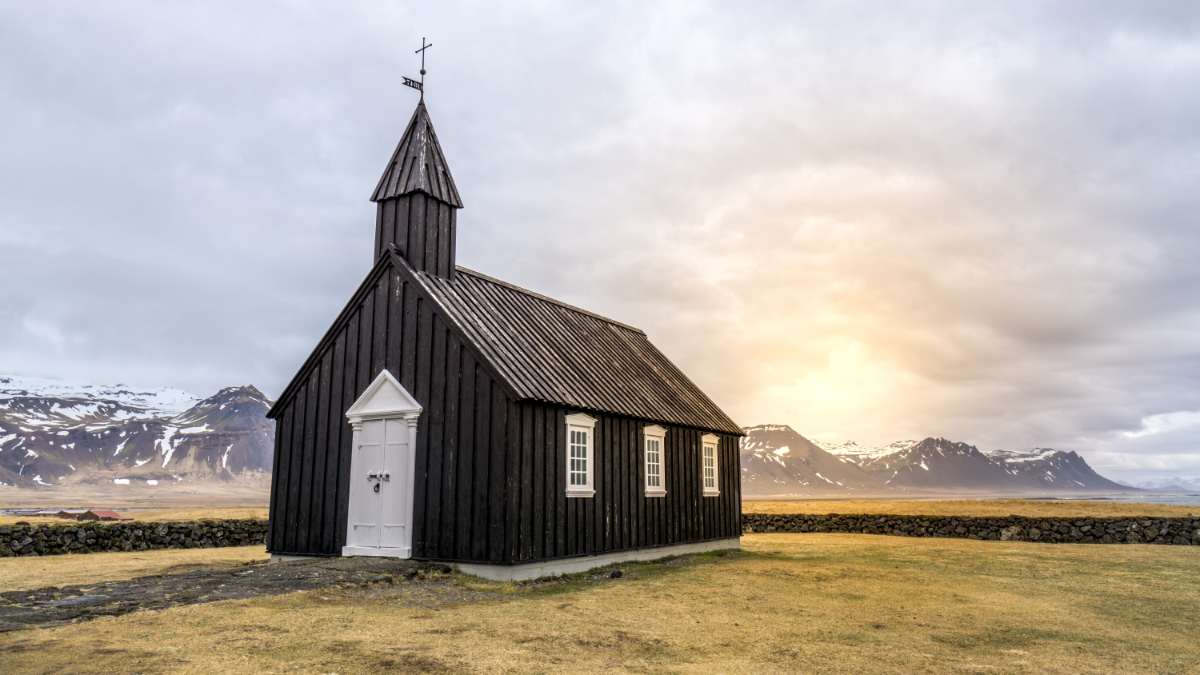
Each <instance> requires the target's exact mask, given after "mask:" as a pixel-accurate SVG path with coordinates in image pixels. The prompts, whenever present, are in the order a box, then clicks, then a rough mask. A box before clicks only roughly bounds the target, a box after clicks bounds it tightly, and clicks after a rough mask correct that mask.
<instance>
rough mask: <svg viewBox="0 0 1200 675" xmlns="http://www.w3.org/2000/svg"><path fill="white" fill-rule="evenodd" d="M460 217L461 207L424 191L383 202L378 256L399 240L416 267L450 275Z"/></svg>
mask: <svg viewBox="0 0 1200 675" xmlns="http://www.w3.org/2000/svg"><path fill="white" fill-rule="evenodd" d="M457 217H458V216H457V209H455V208H454V207H452V206H450V205H449V204H447V203H445V202H442V201H439V200H437V199H434V198H432V197H429V196H427V195H425V194H424V193H421V192H413V193H409V194H407V195H404V196H401V197H396V198H393V199H387V200H384V201H382V202H379V206H378V208H377V209H376V212H375V259H379V256H381V255H383V254H384V253H385V252H386V251H387V250H388V248H389V247H390V246H391V245H392V244H395V245H396V246H397V247H399V249H400V250H401V251H403V252H404V255H405V258H406V259H407V260H408V262H409V264H410V265H412V266H413V269H415V270H418V271H421V272H429V273H431V274H436V275H437V276H440V277H444V278H450V277H451V276H453V274H454V265H455V261H454V244H455V242H454V237H455V230H456V229H457V228H456V221H457Z"/></svg>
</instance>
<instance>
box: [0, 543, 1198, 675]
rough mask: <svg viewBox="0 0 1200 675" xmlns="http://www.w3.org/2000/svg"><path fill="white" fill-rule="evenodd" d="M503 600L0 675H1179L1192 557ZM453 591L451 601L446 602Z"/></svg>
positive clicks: (715, 581) (1056, 550)
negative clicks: (530, 674)
mask: <svg viewBox="0 0 1200 675" xmlns="http://www.w3.org/2000/svg"><path fill="white" fill-rule="evenodd" d="M744 544H745V546H746V549H747V551H746V552H745V553H741V554H734V555H728V556H724V557H718V556H714V555H708V556H701V557H699V558H697V559H696V560H695V561H693V562H690V563H687V564H641V565H629V566H625V567H624V569H625V570H626V576H625V577H624V578H622V579H618V580H605V581H600V582H594V581H581V580H576V581H573V582H568V583H556V584H546V585H539V586H534V587H513V586H510V585H500V584H490V583H484V582H479V581H472V580H469V579H467V578H459V579H458V580H457V581H455V582H453V585H452V586H451V587H450V589H449V592H450V594H451V595H453V592H459V593H461V592H465V591H467V590H470V589H476V590H478V589H483V590H486V591H488V592H489V593H490V595H489V598H490V599H488V600H484V601H478V600H476V601H472V602H460V603H457V604H455V603H451V604H448V605H446V604H439V603H437V602H431V601H430V600H429V598H428V597H426V596H423V595H421V592H418V591H417V590H411V589H407V587H405V586H400V587H397V588H395V589H386V588H385V589H380V588H375V589H365V590H364V589H350V590H333V589H328V590H324V591H313V592H303V593H293V594H290V595H286V596H278V597H273V598H262V599H256V600H249V601H232V602H223V603H215V604H209V605H196V606H190V607H181V608H175V609H170V610H165V611H161V612H143V613H136V614H131V615H127V616H123V617H119V618H113V619H101V620H97V621H94V622H91V623H90V624H88V628H87V630H79V629H78V628H77V627H72V626H66V627H59V628H50V629H40V630H30V631H20V632H15V633H8V634H4V635H0V670H4V671H6V672H14V673H17V672H55V671H60V670H68V671H73V672H112V671H131V670H133V671H145V672H157V671H165V670H169V671H177V672H197V673H199V672H204V673H207V672H218V671H219V672H246V673H249V672H281V671H300V672H345V673H355V672H363V673H366V672H372V673H373V672H378V671H387V670H410V671H411V670H455V671H458V670H463V671H485V672H497V671H540V672H546V671H601V670H621V671H629V670H638V671H644V670H656V671H657V670H676V671H706V672H783V671H790V672H795V671H802V672H855V673H860V672H917V671H921V672H962V671H970V672H979V671H1001V672H1061V673H1080V672H1184V671H1188V670H1193V669H1195V667H1196V664H1197V663H1200V641H1198V640H1197V636H1198V631H1197V628H1196V625H1195V622H1194V619H1195V616H1196V615H1197V614H1198V613H1200V575H1197V574H1196V570H1197V569H1198V568H1200V549H1196V548H1187V547H1168V546H1157V547H1155V546H1082V545H1039V544H1028V543H998V542H976V541H969V540H946V539H905V538H892V537H872V536H864V535H785V534H780V535H752V536H748V537H746V538H745V539H744ZM455 589H457V591H455Z"/></svg>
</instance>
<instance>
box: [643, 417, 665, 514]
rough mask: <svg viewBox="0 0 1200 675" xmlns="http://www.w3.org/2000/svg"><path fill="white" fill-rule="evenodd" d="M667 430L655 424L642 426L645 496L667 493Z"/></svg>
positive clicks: (657, 495)
mask: <svg viewBox="0 0 1200 675" xmlns="http://www.w3.org/2000/svg"><path fill="white" fill-rule="evenodd" d="M666 449H667V430H666V429H664V428H662V427H660V426H658V425H657V424H649V425H647V426H645V427H643V428H642V465H643V466H644V467H645V474H646V496H647V497H662V496H663V495H665V494H667V472H666V470H665V469H664V467H665V466H666Z"/></svg>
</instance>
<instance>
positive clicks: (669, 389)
mask: <svg viewBox="0 0 1200 675" xmlns="http://www.w3.org/2000/svg"><path fill="white" fill-rule="evenodd" d="M457 270H458V274H455V275H454V278H453V279H452V280H451V279H444V278H441V277H437V276H434V275H431V274H426V273H424V272H413V275H414V277H415V278H416V279H417V280H418V281H419V282H420V283H421V284H422V285H423V286H424V287H425V288H426V290H427V291H428V292H429V293H430V295H432V296H433V297H434V298H435V299H436V300H437V301H438V303H439V304H441V305H442V306H443V308H444V309H445V311H446V312H447V313H448V314H450V318H451V319H453V320H454V322H455V323H457V324H458V325H459V327H460V328H461V329H462V330H463V332H464V333H466V334H467V336H468V338H469V339H470V340H471V341H472V342H473V343H474V344H475V346H476V347H477V348H478V349H479V350H480V351H481V352H483V356H484V357H485V358H486V359H487V360H488V361H489V362H490V363H491V364H492V366H493V367H494V368H496V369H497V370H498V371H499V374H500V376H501V377H503V378H504V379H505V380H507V381H508V383H509V385H510V386H512V388H513V389H514V391H515V392H516V393H517V395H518V396H519V397H521V398H526V399H533V400H538V401H545V402H548V403H557V404H560V405H564V406H570V407H576V408H583V409H590V410H596V411H600V412H610V413H616V414H620V415H629V416H632V417H640V418H642V419H647V420H652V421H658V422H666V423H670V424H679V425H683V426H689V427H697V428H702V429H708V430H712V431H720V432H724V433H731V434H739V435H740V434H741V433H742V431H741V428H740V427H739V426H738V425H737V424H736V423H735V422H734V421H733V420H731V419H730V418H729V417H728V416H727V415H726V414H725V413H724V412H722V411H721V409H720V408H718V407H717V405H716V404H715V403H713V402H712V400H711V399H709V398H708V397H707V396H705V394H704V392H702V391H700V388H699V387H697V386H696V385H695V384H694V383H693V382H692V381H691V380H689V379H688V377H687V376H686V375H684V374H683V372H682V371H681V370H679V369H678V368H676V367H675V365H674V364H673V363H671V362H670V361H669V360H668V359H667V357H666V356H663V354H662V352H660V351H658V349H656V348H655V347H654V345H653V344H651V342H650V340H649V339H648V338H647V337H646V334H645V333H643V332H642V331H641V330H638V329H637V328H634V327H632V326H627V325H625V324H623V323H619V322H617V321H613V320H612V319H607V318H605V317H602V316H600V315H598V314H593V313H592V312H588V311H586V310H583V309H579V308H578V307H573V306H571V305H568V304H566V303H563V302H559V301H558V300H554V299H553V298H549V297H546V296H544V295H540V294H538V293H534V292H533V291H529V290H526V289H523V288H520V287H518V286H514V285H512V284H509V283H507V282H504V281H500V280H499V279H493V278H492V277H489V276H487V275H484V274H480V273H479V272H475V271H473V270H469V269H466V268H463V267H459V268H457Z"/></svg>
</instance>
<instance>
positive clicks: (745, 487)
mask: <svg viewBox="0 0 1200 675" xmlns="http://www.w3.org/2000/svg"><path fill="white" fill-rule="evenodd" d="M745 431H746V437H745V438H743V439H742V448H741V460H742V492H743V495H745V496H747V497H764V496H795V495H801V496H802V495H817V496H836V495H853V494H867V493H870V494H881V495H884V494H894V493H913V494H917V493H926V494H934V493H954V492H977V493H994V494H1024V493H1036V492H1048V493H1053V492H1064V491H1065V492H1098V491H1121V490H1129V489H1131V488H1128V487H1126V486H1123V485H1120V484H1119V483H1116V482H1114V481H1111V480H1109V479H1107V478H1105V477H1103V476H1101V475H1100V474H1098V473H1096V471H1095V470H1094V469H1092V467H1090V466H1089V465H1088V463H1087V462H1086V461H1085V460H1084V459H1083V457H1081V456H1080V455H1079V454H1078V453H1076V452H1074V451H1059V450H1052V449H1046V448H1037V449H1034V450H1031V451H1028V452H1020V451H1012V450H998V451H992V452H984V451H981V450H979V449H978V448H976V447H975V446H973V445H969V444H967V443H961V442H955V441H951V440H948V439H945V438H926V439H924V440H921V441H898V442H895V443H891V444H889V445H887V446H884V447H881V448H874V447H868V446H862V445H859V444H857V443H854V442H852V441H851V442H844V443H838V444H830V446H829V447H828V448H822V447H820V446H819V445H817V444H815V443H813V442H812V441H809V440H808V439H807V438H805V437H804V436H802V435H800V434H799V433H798V432H796V431H795V430H794V429H792V428H791V427H788V426H784V425H761V426H755V427H747V428H746V429H745Z"/></svg>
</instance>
